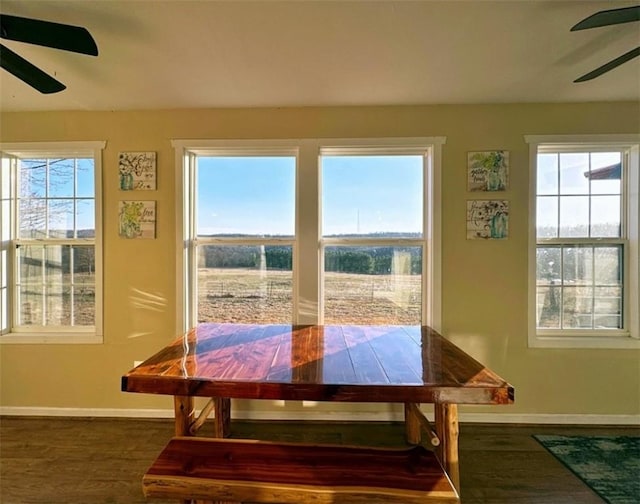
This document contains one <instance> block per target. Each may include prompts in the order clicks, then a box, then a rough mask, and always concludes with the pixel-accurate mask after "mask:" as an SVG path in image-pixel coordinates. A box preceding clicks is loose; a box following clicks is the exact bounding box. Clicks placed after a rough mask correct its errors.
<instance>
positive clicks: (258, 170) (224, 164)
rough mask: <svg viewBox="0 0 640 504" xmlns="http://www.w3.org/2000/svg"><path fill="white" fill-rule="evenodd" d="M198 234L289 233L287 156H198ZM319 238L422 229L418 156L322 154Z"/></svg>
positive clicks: (291, 184) (291, 186) (291, 165)
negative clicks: (320, 228) (327, 235)
mask: <svg viewBox="0 0 640 504" xmlns="http://www.w3.org/2000/svg"><path fill="white" fill-rule="evenodd" d="M197 186H198V195H197V198H198V233H199V234H205V235H206V234H224V233H244V234H256V235H261V234H272V235H289V236H291V235H293V234H294V227H295V222H294V219H295V214H294V205H295V158H294V157H200V158H199V159H198V180H197ZM322 194H323V202H322V206H323V209H324V216H323V217H324V218H323V229H324V234H345V233H361V234H367V233H374V232H407V233H419V232H421V230H422V157H421V156H375V157H374V156H367V157H361V156H328V157H327V156H325V157H323V166H322Z"/></svg>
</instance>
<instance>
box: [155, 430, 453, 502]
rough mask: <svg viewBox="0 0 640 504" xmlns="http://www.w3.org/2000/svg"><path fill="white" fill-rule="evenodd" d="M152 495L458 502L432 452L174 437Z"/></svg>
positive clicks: (158, 466) (160, 463)
mask: <svg viewBox="0 0 640 504" xmlns="http://www.w3.org/2000/svg"><path fill="white" fill-rule="evenodd" d="M142 486H143V491H144V494H145V496H146V497H155V498H164V499H182V500H186V501H187V502H189V501H190V500H194V501H198V502H201V501H226V502H251V503H254V502H256V503H282V504H288V503H291V504H304V503H314V504H346V503H349V504H351V503H360V504H377V503H391V502H392V503H396V504H400V503H410V504H424V503H427V502H428V503H443V504H444V503H447V504H449V503H459V502H460V500H459V498H458V493H457V492H456V490H455V488H454V487H453V485H452V484H451V481H450V480H449V478H448V476H447V475H446V473H445V472H444V470H443V469H442V466H441V465H440V463H439V462H438V460H437V459H436V457H435V455H434V454H433V452H431V451H429V450H427V449H425V448H424V447H423V446H414V447H411V448H407V449H385V448H368V447H355V446H337V445H310V444H299V443H273V442H266V441H252V440H231V439H219V438H202V437H175V438H173V439H172V440H171V441H170V442H169V444H168V445H167V446H166V448H165V449H164V450H163V451H162V453H161V454H160V456H159V457H158V458H157V459H156V461H155V462H154V463H153V465H152V466H151V468H150V469H149V470H148V471H147V473H146V474H145V475H144V477H143V480H142Z"/></svg>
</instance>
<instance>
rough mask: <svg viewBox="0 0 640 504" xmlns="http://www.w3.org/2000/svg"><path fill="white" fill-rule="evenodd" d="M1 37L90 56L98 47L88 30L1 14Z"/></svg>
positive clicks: (95, 52) (95, 53) (94, 53)
mask: <svg viewBox="0 0 640 504" xmlns="http://www.w3.org/2000/svg"><path fill="white" fill-rule="evenodd" d="M0 37H2V38H4V39H7V40H16V41H18V42H27V43H28V44H37V45H41V46H45V47H53V48H54V49H62V50H65V51H71V52H76V53H81V54H88V55H90V56H97V55H98V46H97V45H96V42H95V40H93V37H92V36H91V34H90V33H89V32H88V31H87V29H86V28H82V27H80V26H71V25H66V24H60V23H53V22H51V21H41V20H39V19H29V18H23V17H18V16H9V15H7V14H0Z"/></svg>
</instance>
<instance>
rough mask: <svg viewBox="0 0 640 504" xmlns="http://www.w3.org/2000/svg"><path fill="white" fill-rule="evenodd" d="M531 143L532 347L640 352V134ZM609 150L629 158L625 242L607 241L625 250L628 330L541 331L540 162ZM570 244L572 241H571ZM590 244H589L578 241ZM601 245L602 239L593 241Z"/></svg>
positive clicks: (530, 138) (545, 138) (535, 138)
mask: <svg viewBox="0 0 640 504" xmlns="http://www.w3.org/2000/svg"><path fill="white" fill-rule="evenodd" d="M525 141H526V142H527V143H528V144H529V251H528V256H529V261H528V279H529V282H528V285H529V294H528V304H529V315H528V321H529V323H528V325H529V329H528V344H529V347H532V348H614V349H615V348H640V322H639V320H640V315H639V313H640V299H639V295H638V293H639V285H638V284H639V282H640V280H639V272H640V259H639V256H640V254H639V253H638V245H639V240H638V235H639V232H640V209H639V197H638V195H639V193H640V173H639V164H640V154H639V153H640V135H633V134H632V135H526V136H525ZM606 149H615V150H621V151H622V152H623V157H624V159H623V160H622V165H623V169H624V170H625V172H624V174H623V179H622V180H623V184H624V186H623V188H622V200H623V208H624V209H625V210H626V211H625V213H624V215H622V227H623V229H624V233H623V235H624V236H623V237H622V238H621V239H619V240H615V239H613V240H609V239H606V240H604V239H603V243H608V242H609V241H617V242H618V243H621V244H622V245H623V247H624V259H623V260H624V263H623V304H624V306H623V327H622V329H619V330H617V329H612V330H594V329H540V328H538V327H537V324H536V302H537V299H536V250H537V246H538V239H537V236H536V203H537V157H538V153H539V152H540V151H541V150H542V151H543V152H544V151H547V152H549V151H556V152H563V151H564V152H568V151H571V152H576V151H582V152H588V151H598V150H600V151H602V150H606ZM567 241H571V240H570V239H569V240H567ZM578 241H580V242H584V241H585V240H578ZM591 242H592V243H594V244H597V243H598V239H597V238H594V239H593V240H591Z"/></svg>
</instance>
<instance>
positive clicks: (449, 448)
mask: <svg viewBox="0 0 640 504" xmlns="http://www.w3.org/2000/svg"><path fill="white" fill-rule="evenodd" d="M434 413H435V424H436V426H435V427H436V432H437V433H438V436H439V437H440V446H438V447H437V448H436V453H437V455H438V458H439V459H440V463H441V464H442V466H443V467H444V470H445V471H446V472H447V474H448V475H449V478H451V482H452V483H453V486H454V487H456V490H458V494H459V493H460V467H459V462H458V433H459V430H458V405H457V404H443V403H436V404H434Z"/></svg>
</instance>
